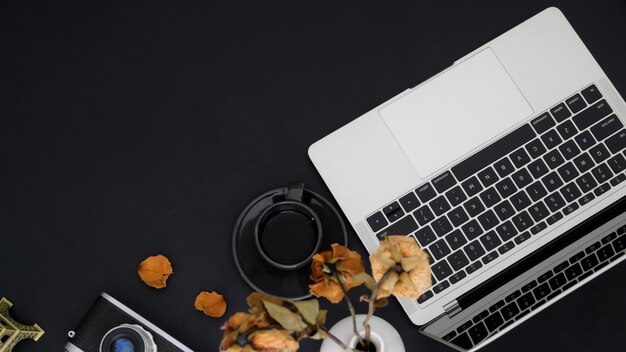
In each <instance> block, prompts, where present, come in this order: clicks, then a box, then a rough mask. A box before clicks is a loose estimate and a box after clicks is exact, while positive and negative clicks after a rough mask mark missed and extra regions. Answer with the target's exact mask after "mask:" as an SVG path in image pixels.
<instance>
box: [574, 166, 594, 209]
mask: <svg viewBox="0 0 626 352" xmlns="http://www.w3.org/2000/svg"><path fill="white" fill-rule="evenodd" d="M576 184H577V185H578V187H579V188H580V190H581V191H582V192H583V193H586V192H590V191H592V190H593V189H594V188H596V186H597V185H598V183H597V182H596V180H595V179H594V178H593V177H591V174H590V173H588V172H587V173H586V174H584V175H582V176H580V177H579V178H577V179H576ZM581 205H582V204H581Z"/></svg>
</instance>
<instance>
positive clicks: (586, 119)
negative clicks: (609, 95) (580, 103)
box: [573, 99, 613, 130]
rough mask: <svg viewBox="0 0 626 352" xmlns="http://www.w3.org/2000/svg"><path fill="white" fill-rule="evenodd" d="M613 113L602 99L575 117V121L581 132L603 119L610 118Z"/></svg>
mask: <svg viewBox="0 0 626 352" xmlns="http://www.w3.org/2000/svg"><path fill="white" fill-rule="evenodd" d="M612 112H613V110H612V109H611V107H610V106H609V104H607V103H606V100H604V99H602V100H600V101H599V102H597V103H595V104H593V105H592V106H590V107H588V108H587V109H585V110H583V111H581V112H580V113H579V114H578V115H576V116H574V118H573V120H574V123H575V124H576V126H577V127H578V129H579V130H584V129H586V128H587V127H589V126H591V125H593V124H595V123H596V122H598V121H600V120H601V119H602V118H604V117H607V116H609V114H610V113H612Z"/></svg>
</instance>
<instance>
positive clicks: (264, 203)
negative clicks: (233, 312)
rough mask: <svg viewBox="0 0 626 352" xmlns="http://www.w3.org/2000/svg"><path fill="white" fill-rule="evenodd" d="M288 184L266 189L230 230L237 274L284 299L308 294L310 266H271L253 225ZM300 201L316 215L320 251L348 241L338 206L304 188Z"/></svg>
mask: <svg viewBox="0 0 626 352" xmlns="http://www.w3.org/2000/svg"><path fill="white" fill-rule="evenodd" d="M286 194H287V187H282V188H277V189H274V190H271V191H268V192H266V193H264V194H262V195H260V196H259V197H257V198H256V199H254V200H253V201H252V202H250V204H248V205H247V206H246V208H245V209H244V210H243V212H242V213H241V215H239V218H238V219H237V222H236V223H235V228H234V230H233V258H234V259H235V264H236V265H237V269H238V270H239V273H240V274H241V276H242V277H243V279H244V280H245V281H246V282H247V283H248V284H249V285H250V286H252V288H253V289H255V290H257V291H260V292H263V293H266V294H269V295H272V296H277V297H282V298H287V299H294V300H298V299H305V298H308V297H311V294H310V293H309V285H310V284H311V283H312V281H311V279H310V278H309V275H311V266H310V265H308V264H307V265H305V266H303V267H302V268H299V269H296V270H281V269H278V268H276V267H273V266H271V265H270V264H269V263H268V262H266V261H265V260H264V259H263V257H261V255H260V254H259V252H258V250H257V247H256V244H255V231H254V227H255V224H256V221H257V219H258V217H259V216H260V215H261V213H262V212H263V211H264V210H265V209H266V208H267V207H268V206H270V205H272V204H274V203H276V202H280V201H284V200H285V196H286ZM302 203H304V204H306V205H308V206H309V207H311V208H312V209H313V210H314V211H315V212H316V213H317V215H318V216H319V221H320V223H321V224H322V228H323V235H322V241H321V245H320V248H319V251H320V252H321V251H327V250H330V246H331V244H333V243H339V244H342V245H344V246H345V245H347V244H348V236H347V233H346V226H345V224H344V223H343V220H342V218H341V215H340V214H339V212H338V211H337V209H336V208H335V207H334V206H333V205H332V204H331V203H330V202H329V201H328V200H326V199H325V198H324V197H322V196H320V195H319V194H317V193H315V192H313V191H311V190H309V189H306V188H305V189H304V193H303V196H302Z"/></svg>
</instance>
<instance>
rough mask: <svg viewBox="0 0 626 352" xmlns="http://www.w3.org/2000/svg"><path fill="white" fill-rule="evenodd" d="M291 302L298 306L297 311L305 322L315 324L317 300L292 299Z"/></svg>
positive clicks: (317, 307)
mask: <svg viewBox="0 0 626 352" xmlns="http://www.w3.org/2000/svg"><path fill="white" fill-rule="evenodd" d="M291 303H293V305H294V306H296V308H298V312H300V314H301V315H302V317H303V318H304V320H305V321H306V322H307V323H309V324H312V325H315V322H316V320H317V313H318V312H319V310H320V303H319V301H318V300H316V299H310V300H307V301H294V302H291Z"/></svg>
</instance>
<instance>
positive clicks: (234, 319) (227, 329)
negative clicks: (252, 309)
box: [220, 312, 269, 352]
mask: <svg viewBox="0 0 626 352" xmlns="http://www.w3.org/2000/svg"><path fill="white" fill-rule="evenodd" d="M268 326H269V322H268V320H267V314H266V313H264V312H263V313H260V314H258V315H252V314H248V313H242V312H237V313H235V314H233V315H232V316H231V317H230V318H228V320H227V321H226V323H225V324H224V325H223V326H222V330H223V331H224V337H223V338H222V342H221V343H220V351H228V352H231V351H236V352H238V351H250V352H254V351H255V349H253V348H252V346H251V345H249V344H248V342H249V341H248V337H247V336H246V335H245V333H246V331H248V330H255V329H263V328H266V327H268ZM240 336H243V338H240ZM240 343H241V344H240ZM242 345H243V346H242Z"/></svg>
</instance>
